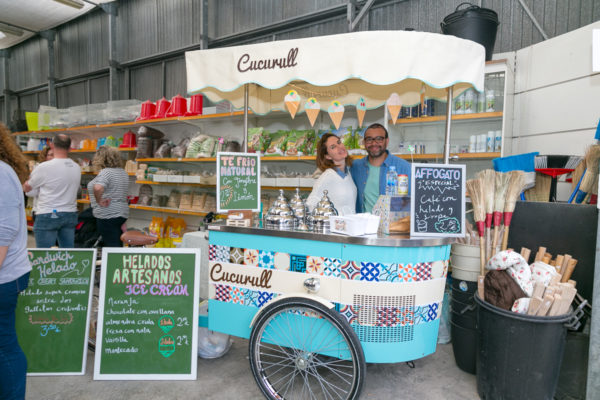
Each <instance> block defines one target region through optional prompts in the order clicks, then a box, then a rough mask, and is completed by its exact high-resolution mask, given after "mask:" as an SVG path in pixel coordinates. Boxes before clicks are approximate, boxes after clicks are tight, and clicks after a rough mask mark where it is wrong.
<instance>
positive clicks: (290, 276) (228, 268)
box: [208, 225, 452, 363]
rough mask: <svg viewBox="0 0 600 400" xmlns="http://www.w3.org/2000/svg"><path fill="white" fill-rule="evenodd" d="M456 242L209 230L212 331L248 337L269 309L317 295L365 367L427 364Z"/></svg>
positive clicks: (434, 341) (209, 319) (435, 335)
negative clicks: (344, 324)
mask: <svg viewBox="0 0 600 400" xmlns="http://www.w3.org/2000/svg"><path fill="white" fill-rule="evenodd" d="M451 240H452V239H446V238H419V239H410V238H408V237H394V236H386V237H347V236H341V235H333V234H313V233H306V232H286V231H274V230H267V229H259V228H239V227H227V226H222V225H214V226H211V228H210V232H209V310H210V312H209V315H208V327H209V329H211V330H214V331H217V332H222V333H226V334H230V335H234V336H239V337H243V338H248V337H249V336H250V333H251V330H252V321H253V319H254V317H255V315H256V314H257V313H258V312H259V311H260V308H261V307H263V306H264V305H266V304H269V303H270V302H273V301H277V299H278V298H280V297H281V296H290V295H294V296H307V297H312V298H315V296H316V297H318V298H320V299H322V300H323V301H325V302H329V303H331V304H332V305H333V307H335V310H337V311H338V312H339V313H340V314H341V315H343V316H344V318H346V320H347V321H348V323H349V324H350V326H351V327H352V329H354V331H355V332H356V334H357V336H358V338H359V340H360V342H361V345H362V347H363V351H364V354H365V359H366V362H370V363H391V362H402V361H409V360H415V359H418V358H421V357H424V356H426V355H428V354H431V353H433V352H434V351H435V348H436V344H437V334H438V328H439V321H440V315H441V307H442V302H443V295H444V286H445V282H446V276H447V270H448V258H449V255H450V243H451ZM311 277H315V278H317V279H318V280H319V282H320V289H319V291H318V292H317V293H315V294H309V293H308V292H307V291H306V290H305V288H304V285H303V283H304V281H305V280H306V279H307V278H311Z"/></svg>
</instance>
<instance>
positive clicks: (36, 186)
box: [23, 133, 81, 248]
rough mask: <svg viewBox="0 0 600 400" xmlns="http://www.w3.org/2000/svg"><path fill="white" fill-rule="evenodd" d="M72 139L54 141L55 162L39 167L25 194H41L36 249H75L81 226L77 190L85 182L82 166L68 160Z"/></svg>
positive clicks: (47, 162) (34, 231) (36, 226)
mask: <svg viewBox="0 0 600 400" xmlns="http://www.w3.org/2000/svg"><path fill="white" fill-rule="evenodd" d="M70 146H71V139H70V138H69V137H68V136H67V135H65V134H62V133H61V134H59V135H56V136H55V137H54V139H53V140H52V143H51V144H50V148H51V149H52V150H53V151H54V159H53V160H51V161H46V162H43V163H41V164H40V165H38V166H37V167H36V168H35V169H34V170H33V172H32V173H31V176H30V177H29V180H28V181H27V182H25V183H24V184H23V190H24V191H25V192H30V191H32V190H38V191H39V194H38V202H37V213H36V217H35V222H34V223H33V233H34V235H35V242H36V246H37V247H39V248H49V247H52V246H54V244H55V243H56V240H57V239H58V245H59V247H62V248H72V247H74V241H75V226H76V225H77V190H78V189H79V183H80V181H81V169H80V168H79V165H77V163H75V162H74V161H73V160H71V159H70V158H69V157H68V152H69V147H70Z"/></svg>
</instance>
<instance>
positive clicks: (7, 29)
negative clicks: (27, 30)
mask: <svg viewBox="0 0 600 400" xmlns="http://www.w3.org/2000/svg"><path fill="white" fill-rule="evenodd" d="M0 32H2V33H6V34H8V35H13V36H23V30H22V29H19V28H17V27H15V26H10V25H7V24H3V23H1V22H0Z"/></svg>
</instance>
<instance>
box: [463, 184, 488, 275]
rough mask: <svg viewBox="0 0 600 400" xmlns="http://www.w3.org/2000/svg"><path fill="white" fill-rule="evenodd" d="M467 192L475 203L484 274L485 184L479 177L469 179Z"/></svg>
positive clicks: (474, 209) (482, 271)
mask: <svg viewBox="0 0 600 400" xmlns="http://www.w3.org/2000/svg"><path fill="white" fill-rule="evenodd" d="M467 192H469V196H470V197H471V204H472V205H473V219H474V220H475V225H477V231H478V232H479V267H480V271H481V274H480V275H482V276H483V275H484V274H485V271H484V266H485V242H484V240H483V233H484V231H485V208H484V203H483V202H484V200H483V185H482V183H481V180H479V179H469V180H468V181H467Z"/></svg>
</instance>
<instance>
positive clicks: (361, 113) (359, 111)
mask: <svg viewBox="0 0 600 400" xmlns="http://www.w3.org/2000/svg"><path fill="white" fill-rule="evenodd" d="M366 113H367V106H366V104H365V99H363V98H362V97H361V98H360V99H358V103H356V115H357V116H358V126H359V127H361V128H362V126H363V121H364V119H365V114H366Z"/></svg>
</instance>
